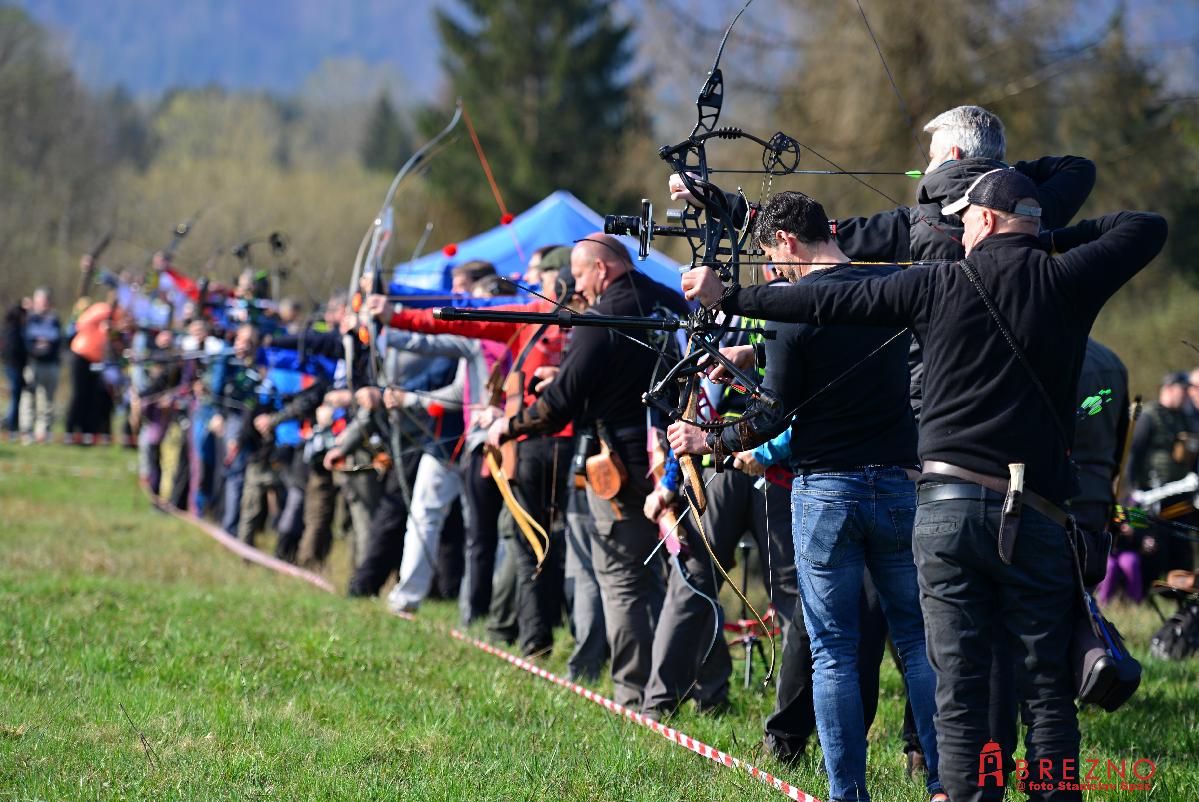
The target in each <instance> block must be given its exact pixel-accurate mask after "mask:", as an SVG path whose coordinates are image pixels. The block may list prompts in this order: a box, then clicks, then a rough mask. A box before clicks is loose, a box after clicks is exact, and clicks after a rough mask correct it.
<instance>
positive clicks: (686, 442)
mask: <svg viewBox="0 0 1199 802" xmlns="http://www.w3.org/2000/svg"><path fill="white" fill-rule="evenodd" d="M666 440H667V441H668V442H669V443H670V448H671V450H672V451H674V453H675V454H678V455H683V454H707V453H709V452H711V450H712V449H710V448H709V447H708V436H707V435H706V434H705V433H704V430H703V429H701V428H699V427H698V426H695V425H692V424H690V423H683V422H682V421H677V422H675V423H672V424H670V426H669V427H667V429H666Z"/></svg>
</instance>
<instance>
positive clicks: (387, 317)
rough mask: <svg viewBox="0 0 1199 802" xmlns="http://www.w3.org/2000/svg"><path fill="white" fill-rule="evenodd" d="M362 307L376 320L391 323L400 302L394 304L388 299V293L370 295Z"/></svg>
mask: <svg viewBox="0 0 1199 802" xmlns="http://www.w3.org/2000/svg"><path fill="white" fill-rule="evenodd" d="M362 308H363V309H364V310H366V313H367V314H368V315H370V316H371V317H373V318H375V319H376V320H379V321H381V322H383V323H389V322H390V321H391V318H392V315H394V314H395V313H396V312H397V311H399V304H393V303H392V302H391V301H389V300H387V296H386V295H368V296H367V297H366V301H364V302H363V304H362Z"/></svg>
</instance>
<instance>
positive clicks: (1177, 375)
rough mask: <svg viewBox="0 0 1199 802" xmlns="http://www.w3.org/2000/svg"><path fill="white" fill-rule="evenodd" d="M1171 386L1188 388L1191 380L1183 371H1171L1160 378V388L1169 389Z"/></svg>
mask: <svg viewBox="0 0 1199 802" xmlns="http://www.w3.org/2000/svg"><path fill="white" fill-rule="evenodd" d="M1172 384H1181V385H1182V386H1183V387H1190V386H1191V380H1190V377H1189V376H1187V374H1186V372H1185V371H1181V370H1179V371H1172V372H1170V373H1167V374H1166V375H1165V376H1162V387H1169V386H1170V385H1172Z"/></svg>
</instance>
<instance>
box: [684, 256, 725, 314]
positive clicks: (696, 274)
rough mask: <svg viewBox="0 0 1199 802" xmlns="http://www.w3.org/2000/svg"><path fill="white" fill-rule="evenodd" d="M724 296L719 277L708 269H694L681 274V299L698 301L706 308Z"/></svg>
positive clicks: (705, 267)
mask: <svg viewBox="0 0 1199 802" xmlns="http://www.w3.org/2000/svg"><path fill="white" fill-rule="evenodd" d="M723 295H724V285H723V284H721V283H720V276H718V275H716V271H715V270H713V269H712V268H710V267H707V266H704V267H694V268H692V269H691V270H688V271H687V272H686V273H684V274H683V297H685V298H686V299H687V300H688V301H699V302H700V303H701V304H703V305H704V306H707V307H711V306H713V305H714V304H715V303H716V302H717V301H719V300H720V298H721V296H723Z"/></svg>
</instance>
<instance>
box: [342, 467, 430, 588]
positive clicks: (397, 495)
mask: <svg viewBox="0 0 1199 802" xmlns="http://www.w3.org/2000/svg"><path fill="white" fill-rule="evenodd" d="M420 458H421V454H420V452H419V451H413V450H412V449H408V450H407V451H405V452H404V455H403V458H402V460H401V461H400V465H399V466H398V467H399V469H400V470H402V471H404V476H405V477H406V479H407V480H408V486H409V487H411V486H412V483H413V482H414V481H416V468H417V465H419V464H420ZM383 487H384V492H383V496H382V498H380V499H379V505H378V506H377V507H375V511H374V513H373V514H372V515H371V526H370V540H369V541H368V542H367V545H366V556H364V557H363V558H362V561H361V562H360V563H358V568H357V569H356V570H355V571H354V577H353V578H352V579H351V580H350V589H349V594H350V595H351V596H374V595H377V594H378V593H379V591H380V590H382V589H383V585H384V584H386V582H387V578H388V577H389V576H391V572H392V571H395V570H396V569H397V568H399V567H400V560H401V559H402V558H403V556H404V527H405V526H407V524H408V503H407V502H406V501H405V500H404V494H403V493H402V492H400V482H399V480H398V479H397V478H396V474H395V470H392V471H391V472H389V473H388V474H387V479H386V480H385V482H384V485H383Z"/></svg>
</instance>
